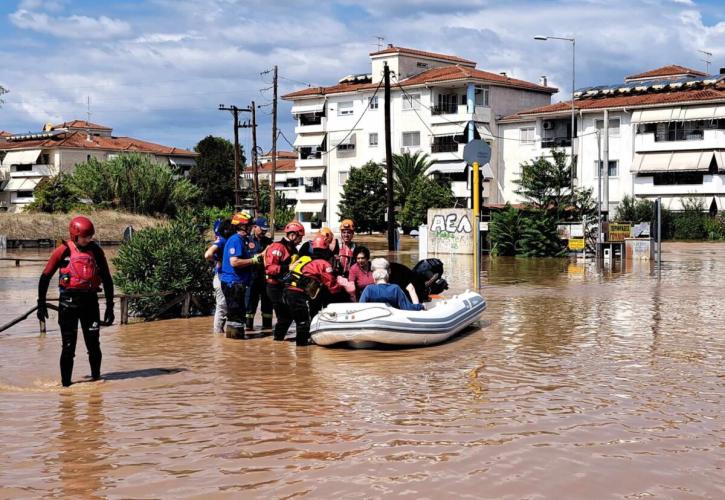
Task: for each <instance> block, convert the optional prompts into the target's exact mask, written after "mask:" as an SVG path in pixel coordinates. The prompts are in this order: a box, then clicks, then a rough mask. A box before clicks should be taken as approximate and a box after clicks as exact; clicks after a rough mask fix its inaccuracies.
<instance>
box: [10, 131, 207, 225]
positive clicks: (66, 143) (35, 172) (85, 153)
mask: <svg viewBox="0 0 725 500" xmlns="http://www.w3.org/2000/svg"><path fill="white" fill-rule="evenodd" d="M112 132H113V130H112V129H111V128H110V127H106V126H103V125H97V124H94V123H89V122H86V121H83V120H74V121H71V122H65V123H61V124H59V125H51V124H48V125H46V126H45V127H44V128H43V131H42V132H38V133H28V134H10V133H7V132H3V133H0V156H2V164H0V211H17V210H21V209H22V208H23V207H24V206H25V205H27V204H28V203H31V202H32V201H33V189H34V188H35V186H36V185H37V184H38V183H39V182H40V181H41V180H42V179H43V178H45V177H51V176H54V175H57V174H58V173H59V172H72V171H73V169H74V168H75V166H76V164H78V163H83V162H86V161H88V160H90V159H91V158H96V159H97V160H109V159H112V158H114V157H116V156H118V155H119V154H122V153H141V154H147V155H150V156H151V157H152V158H153V159H154V160H155V161H156V162H159V163H167V164H169V165H171V166H172V167H174V168H175V169H177V171H178V172H179V173H180V174H184V173H186V172H188V169H190V168H191V166H193V165H194V164H195V162H196V157H197V156H199V155H198V154H197V153H195V152H193V151H188V150H186V149H181V148H174V147H168V146H161V145H159V144H154V143H152V142H147V141H143V140H141V139H134V138H132V137H116V136H113V135H112Z"/></svg>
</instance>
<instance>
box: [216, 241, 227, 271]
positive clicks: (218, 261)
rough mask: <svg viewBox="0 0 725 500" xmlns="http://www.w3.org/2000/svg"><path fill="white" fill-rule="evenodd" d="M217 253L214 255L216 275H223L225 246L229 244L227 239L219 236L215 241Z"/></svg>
mask: <svg viewBox="0 0 725 500" xmlns="http://www.w3.org/2000/svg"><path fill="white" fill-rule="evenodd" d="M214 244H215V245H216V248H217V251H216V252H215V253H214V261H215V262H214V274H217V273H221V270H222V259H221V258H222V257H223V256H224V246H225V245H226V244H227V239H226V238H225V237H224V236H217V237H216V240H215V241H214Z"/></svg>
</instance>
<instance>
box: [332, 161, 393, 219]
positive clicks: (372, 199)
mask: <svg viewBox="0 0 725 500" xmlns="http://www.w3.org/2000/svg"><path fill="white" fill-rule="evenodd" d="M384 177H385V172H384V171H383V169H382V167H381V166H380V165H378V164H377V163H375V162H373V161H370V162H368V163H366V164H365V165H363V166H362V167H360V168H355V167H353V168H351V169H350V176H349V177H348V178H347V181H346V182H345V185H344V186H343V191H342V195H341V196H340V203H339V204H338V206H337V208H338V209H339V212H337V215H338V216H339V217H340V218H341V219H352V220H354V221H355V225H356V226H357V229H358V231H360V232H372V231H380V230H382V229H384V228H385V209H386V207H387V202H386V199H387V198H386V193H387V191H386V189H385V183H384V182H383V178H384Z"/></svg>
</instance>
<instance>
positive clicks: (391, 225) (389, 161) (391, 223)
mask: <svg viewBox="0 0 725 500" xmlns="http://www.w3.org/2000/svg"><path fill="white" fill-rule="evenodd" d="M383 75H384V81H385V103H384V104H385V166H386V173H387V175H386V182H387V184H388V185H387V186H386V187H387V194H388V251H393V250H395V198H394V196H393V183H394V181H393V144H392V141H391V137H390V135H391V134H390V68H389V67H388V63H387V62H386V63H383Z"/></svg>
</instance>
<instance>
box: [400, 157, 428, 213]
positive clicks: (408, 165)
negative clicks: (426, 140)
mask: <svg viewBox="0 0 725 500" xmlns="http://www.w3.org/2000/svg"><path fill="white" fill-rule="evenodd" d="M430 164H431V161H430V159H429V158H428V154H427V153H423V152H422V151H416V152H415V154H413V155H411V154H410V153H408V152H406V153H403V154H401V155H396V154H394V155H393V174H394V176H395V198H396V203H397V204H398V206H400V207H401V208H402V207H403V206H404V205H405V200H407V199H408V195H409V194H410V191H411V190H412V188H413V185H414V184H415V181H417V180H418V179H419V178H421V177H424V176H425V171H426V170H428V167H430Z"/></svg>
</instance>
